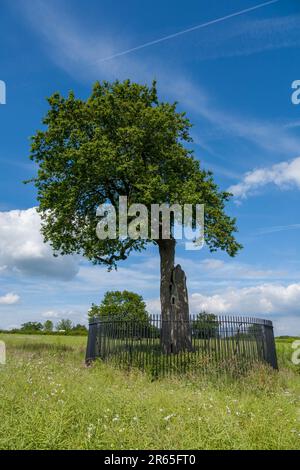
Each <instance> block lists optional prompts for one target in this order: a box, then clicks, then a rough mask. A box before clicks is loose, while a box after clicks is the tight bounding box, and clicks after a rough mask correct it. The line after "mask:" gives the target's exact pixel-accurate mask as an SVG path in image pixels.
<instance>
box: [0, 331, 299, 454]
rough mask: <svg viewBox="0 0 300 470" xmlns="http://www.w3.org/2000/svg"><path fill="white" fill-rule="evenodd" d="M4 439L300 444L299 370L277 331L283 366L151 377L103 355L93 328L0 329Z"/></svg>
mask: <svg viewBox="0 0 300 470" xmlns="http://www.w3.org/2000/svg"><path fill="white" fill-rule="evenodd" d="M0 340H3V341H5V342H6V345H7V364H6V366H0V395H1V401H0V415H1V420H0V448H1V449H37V448H38V449H71V448H74V449H299V448H300V374H299V370H298V371H297V368H296V367H295V366H292V365H291V364H290V362H289V358H290V356H291V353H292V350H291V344H290V342H284V341H279V342H278V350H279V363H280V365H281V370H280V372H279V373H275V372H273V371H270V370H268V369H266V368H264V367H258V368H256V370H255V371H253V372H252V373H250V374H249V375H248V376H246V377H244V378H241V379H239V380H236V381H230V380H225V379H224V378H222V379H221V378H220V379H219V380H211V379H209V378H208V377H202V378H199V377H194V378H193V377H185V378H173V379H163V380H159V381H151V380H150V379H149V378H147V376H145V375H142V374H140V373H137V372H132V373H127V374H126V373H124V372H121V371H118V370H114V369H113V368H112V367H110V366H107V365H103V364H101V363H100V362H98V363H96V364H95V365H93V366H92V367H91V368H86V367H85V365H84V361H83V359H84V351H85V344H86V338H81V337H55V336H49V337H47V336H28V337H26V336H24V335H22V336H18V335H0Z"/></svg>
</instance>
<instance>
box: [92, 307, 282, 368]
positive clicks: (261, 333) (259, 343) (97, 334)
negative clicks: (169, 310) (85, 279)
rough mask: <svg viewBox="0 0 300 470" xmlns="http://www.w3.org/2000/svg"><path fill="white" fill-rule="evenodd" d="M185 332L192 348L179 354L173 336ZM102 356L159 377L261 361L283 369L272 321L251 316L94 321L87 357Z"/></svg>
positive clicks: (152, 317)
mask: <svg viewBox="0 0 300 470" xmlns="http://www.w3.org/2000/svg"><path fill="white" fill-rule="evenodd" d="M183 323H184V324H183ZM166 331H167V332H169V333H168V334H169V338H167V339H166V338H165V332H166ZM180 332H184V334H185V335H187V338H186V341H185V344H186V346H185V348H184V349H181V350H180V351H176V352H173V351H172V340H173V339H174V338H175V342H176V336H177V337H178V334H182V333H180ZM166 341H167V342H168V345H167V346H168V347H166V344H165V343H166ZM174 344H175V343H174ZM170 346H171V347H170ZM96 358H101V359H102V360H104V361H109V362H112V363H114V364H115V365H117V366H119V367H125V368H132V367H136V368H139V369H141V370H144V371H149V372H150V373H151V374H152V375H154V376H159V375H168V374H171V373H175V372H179V373H186V372H193V373H195V372H213V371H216V372H217V373H219V372H220V371H229V372H237V373H238V372H243V371H244V370H246V369H248V368H249V367H251V366H252V367H253V364H255V363H258V362H261V363H266V364H269V365H270V366H271V367H273V368H274V369H277V368H278V366H277V357H276V348H275V339H274V333H273V325H272V322H271V321H269V320H260V319H254V318H246V317H224V316H213V318H212V317H211V316H210V317H209V318H207V317H202V316H197V317H190V320H189V321H188V322H182V321H176V320H172V321H165V320H162V319H161V317H160V316H158V315H157V316H156V315H154V316H151V317H149V319H147V320H144V321H128V320H126V319H113V318H105V319H101V320H94V321H91V322H90V326H89V336H88V345H87V352H86V360H87V362H90V361H92V360H94V359H96Z"/></svg>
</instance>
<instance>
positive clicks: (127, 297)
mask: <svg viewBox="0 0 300 470" xmlns="http://www.w3.org/2000/svg"><path fill="white" fill-rule="evenodd" d="M89 317H90V319H102V320H105V319H108V318H109V319H111V320H126V321H135V322H148V321H149V315H148V312H147V309H146V304H145V302H144V300H143V297H142V296H141V295H138V294H136V293H134V292H130V291H127V290H124V291H122V292H121V291H109V292H106V294H105V295H104V298H103V300H102V302H101V304H100V305H99V306H98V305H95V304H94V305H92V307H91V309H90V312H89Z"/></svg>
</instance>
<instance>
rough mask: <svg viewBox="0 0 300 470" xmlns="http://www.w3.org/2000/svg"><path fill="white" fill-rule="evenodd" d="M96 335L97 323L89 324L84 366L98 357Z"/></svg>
mask: <svg viewBox="0 0 300 470" xmlns="http://www.w3.org/2000/svg"><path fill="white" fill-rule="evenodd" d="M97 333H98V322H96V321H92V322H90V324H89V334H88V342H87V348H86V357H85V362H86V364H89V363H90V362H91V361H94V360H95V359H96V358H97V357H98V352H97V351H96V345H97Z"/></svg>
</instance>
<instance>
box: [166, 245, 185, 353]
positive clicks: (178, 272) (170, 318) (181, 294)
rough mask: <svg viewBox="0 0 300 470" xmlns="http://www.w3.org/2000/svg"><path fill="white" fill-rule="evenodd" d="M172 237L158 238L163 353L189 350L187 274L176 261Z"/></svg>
mask: <svg viewBox="0 0 300 470" xmlns="http://www.w3.org/2000/svg"><path fill="white" fill-rule="evenodd" d="M175 245H176V242H175V240H173V239H171V240H160V241H159V242H158V246H159V253H160V261H161V284H160V301H161V316H162V337H161V343H162V348H163V351H164V352H165V353H166V354H171V353H173V354H176V353H179V352H181V351H184V350H191V335H190V331H189V305H188V294H187V287H186V277H185V274H184V271H183V270H182V269H181V267H180V266H179V265H178V266H176V267H175V266H174V264H175Z"/></svg>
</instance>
